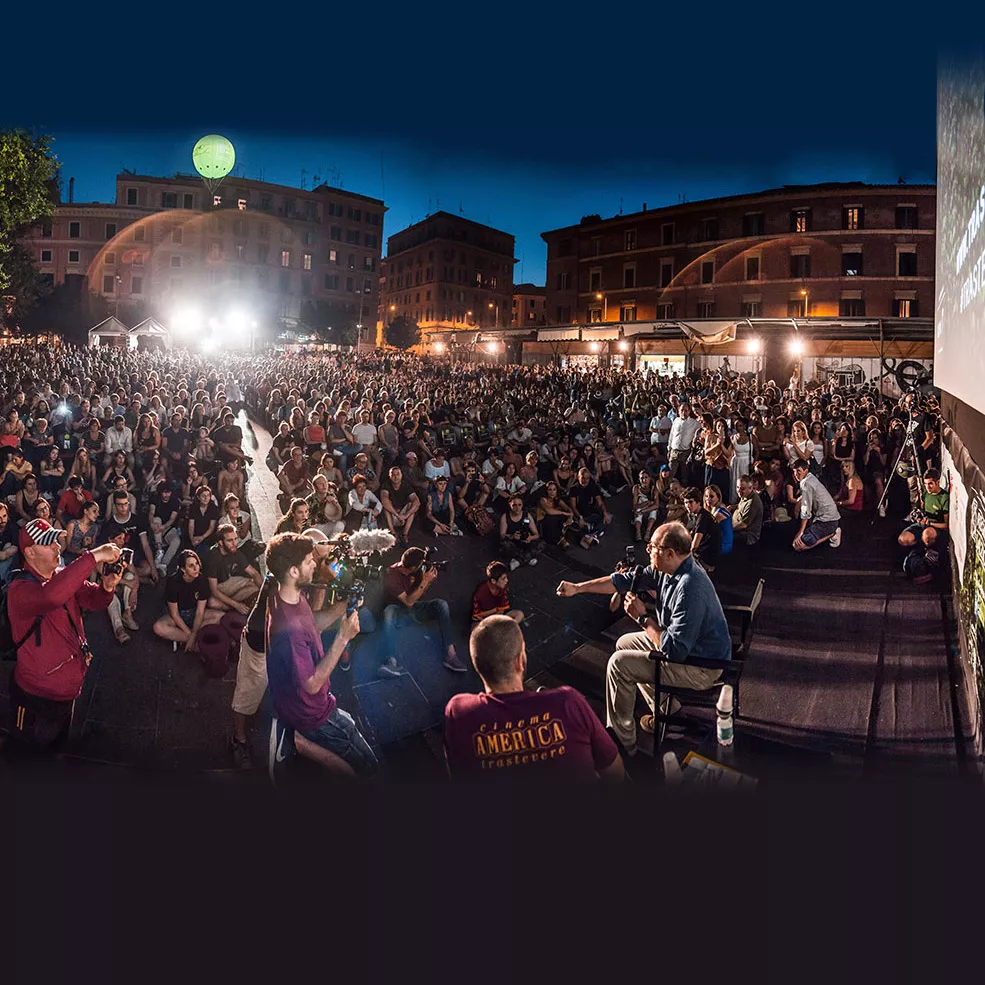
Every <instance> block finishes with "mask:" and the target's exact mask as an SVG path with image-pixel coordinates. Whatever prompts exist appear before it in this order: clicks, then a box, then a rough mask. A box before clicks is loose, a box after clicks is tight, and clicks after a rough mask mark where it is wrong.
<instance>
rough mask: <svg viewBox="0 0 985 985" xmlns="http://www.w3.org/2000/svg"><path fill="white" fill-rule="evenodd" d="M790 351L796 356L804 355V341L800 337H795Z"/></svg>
mask: <svg viewBox="0 0 985 985" xmlns="http://www.w3.org/2000/svg"><path fill="white" fill-rule="evenodd" d="M790 351H791V353H793V355H795V356H802V355H803V354H804V343H803V342H801V341H800V339H794V340H793V341H792V342H791V343H790Z"/></svg>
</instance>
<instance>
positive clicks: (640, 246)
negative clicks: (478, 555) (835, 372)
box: [541, 182, 936, 325]
mask: <svg viewBox="0 0 985 985" xmlns="http://www.w3.org/2000/svg"><path fill="white" fill-rule="evenodd" d="M935 228H936V189H935V187H934V186H933V185H867V184H864V183H861V182H857V183H839V184H822V185H810V186H786V187H784V188H779V189H774V190H771V191H765V192H760V193H756V194H751V195H736V196H730V197H728V198H718V199H710V200H707V201H702V202H687V203H684V204H681V205H675V206H669V207H666V208H660V209H654V210H649V211H648V210H647V208H646V205H645V204H644V206H643V211H641V212H638V213H635V214H633V215H620V216H615V217H613V218H610V219H602V218H601V217H600V216H597V215H596V216H585V217H584V218H583V219H582V220H581V222H580V223H579V224H578V225H576V226H568V227H565V228H563V229H555V230H551V231H549V232H545V233H542V234H541V236H542V239H544V241H545V242H546V244H547V288H546V313H547V320H548V323H549V324H554V325H566V324H591V323H613V322H618V323H627V322H636V321H654V320H673V319H677V320H679V319H688V318H692V319H697V318H722V319H739V318H760V317H761V318H784V317H803V316H808V317H823V318H830V317H863V316H865V317H887V318H889V317H895V318H900V317H902V318H906V317H919V316H921V315H925V316H931V315H932V314H933V311H934V303H935V299H934V264H935V249H936V246H935Z"/></svg>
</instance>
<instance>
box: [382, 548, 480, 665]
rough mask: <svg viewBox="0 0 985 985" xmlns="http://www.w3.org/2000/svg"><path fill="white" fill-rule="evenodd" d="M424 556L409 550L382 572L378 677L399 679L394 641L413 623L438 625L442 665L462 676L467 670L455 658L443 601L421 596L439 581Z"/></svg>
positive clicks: (415, 549)
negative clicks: (382, 656)
mask: <svg viewBox="0 0 985 985" xmlns="http://www.w3.org/2000/svg"><path fill="white" fill-rule="evenodd" d="M426 557H427V555H426V554H425V553H424V551H423V550H421V548H419V547H408V548H407V550H405V551H404V553H403V554H402V555H401V556H400V560H399V561H397V562H396V564H391V565H390V567H389V568H387V569H386V572H385V589H386V600H387V605H386V608H385V609H384V610H383V638H384V640H385V645H386V658H385V660H384V663H383V666H381V668H380V673H381V674H382V675H383V676H391V677H392V676H399V675H400V674H401V673H402V671H401V670H400V667H399V664H398V662H397V637H398V634H399V630H400V629H401V628H402V627H405V626H407V625H409V624H410V623H412V622H414V623H417V624H418V625H421V624H428V623H437V624H438V629H439V631H440V633H441V645H442V652H443V653H444V659H443V661H442V663H443V665H444V666H445V667H446V668H447V669H448V670H453V671H456V672H458V673H463V674H464V673H465V672H466V671H467V670H468V668H467V667H466V666H465V664H463V663H462V661H461V660H460V659H459V658H458V654H457V653H456V650H455V643H454V641H453V640H452V633H451V615H450V613H449V610H448V603H447V602H446V601H445V600H444V599H428V601H427V602H425V601H423V600H422V599H421V596H422V595H423V594H424V593H425V592H426V591H427V590H428V589H429V588H430V587H431V585H432V584H433V583H434V581H435V579H436V578H437V577H438V571H437V569H436V568H434V567H432V566H425V564H424V561H425V559H426Z"/></svg>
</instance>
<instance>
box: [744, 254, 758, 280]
mask: <svg viewBox="0 0 985 985" xmlns="http://www.w3.org/2000/svg"><path fill="white" fill-rule="evenodd" d="M746 280H759V257H746Z"/></svg>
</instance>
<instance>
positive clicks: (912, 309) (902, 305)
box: [893, 298, 917, 318]
mask: <svg viewBox="0 0 985 985" xmlns="http://www.w3.org/2000/svg"><path fill="white" fill-rule="evenodd" d="M893 317H894V318H916V317H917V299H916V298H894V299H893Z"/></svg>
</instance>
